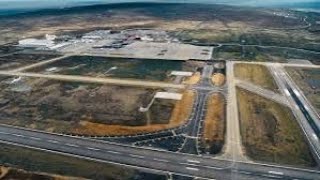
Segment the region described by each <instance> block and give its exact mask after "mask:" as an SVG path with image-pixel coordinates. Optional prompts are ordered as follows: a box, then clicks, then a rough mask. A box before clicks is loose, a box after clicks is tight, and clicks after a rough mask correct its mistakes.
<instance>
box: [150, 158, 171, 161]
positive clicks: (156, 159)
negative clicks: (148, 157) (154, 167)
mask: <svg viewBox="0 0 320 180" xmlns="http://www.w3.org/2000/svg"><path fill="white" fill-rule="evenodd" d="M153 160H155V161H160V162H169V161H168V160H165V159H158V158H153Z"/></svg>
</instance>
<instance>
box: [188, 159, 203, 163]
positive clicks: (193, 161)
mask: <svg viewBox="0 0 320 180" xmlns="http://www.w3.org/2000/svg"><path fill="white" fill-rule="evenodd" d="M187 161H188V162H191V163H200V161H196V160H192V159H188V160H187Z"/></svg>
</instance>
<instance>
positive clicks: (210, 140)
mask: <svg viewBox="0 0 320 180" xmlns="http://www.w3.org/2000/svg"><path fill="white" fill-rule="evenodd" d="M207 103H208V111H207V114H206V118H205V123H204V132H203V137H202V143H203V144H205V149H206V151H208V152H210V153H211V154H217V153H219V152H220V151H221V149H222V147H223V144H224V137H225V127H226V122H225V99H224V98H223V96H222V95H221V94H213V95H212V96H211V97H210V98H209V100H208V102H207Z"/></svg>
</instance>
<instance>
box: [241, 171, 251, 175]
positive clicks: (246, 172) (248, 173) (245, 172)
mask: <svg viewBox="0 0 320 180" xmlns="http://www.w3.org/2000/svg"><path fill="white" fill-rule="evenodd" d="M238 172H239V173H242V174H247V175H250V174H252V173H251V172H248V171H238Z"/></svg>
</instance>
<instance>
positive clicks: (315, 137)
mask: <svg viewBox="0 0 320 180" xmlns="http://www.w3.org/2000/svg"><path fill="white" fill-rule="evenodd" d="M312 136H313V138H314V139H315V140H317V141H318V140H319V139H318V136H317V135H316V134H315V133H313V134H312Z"/></svg>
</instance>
